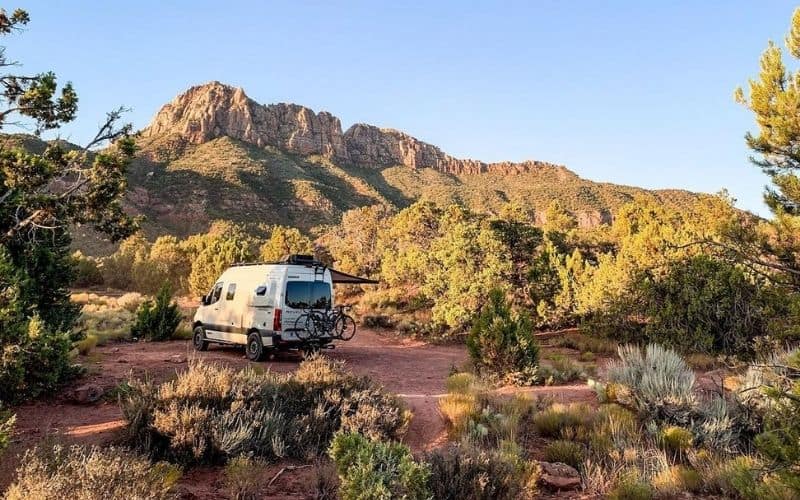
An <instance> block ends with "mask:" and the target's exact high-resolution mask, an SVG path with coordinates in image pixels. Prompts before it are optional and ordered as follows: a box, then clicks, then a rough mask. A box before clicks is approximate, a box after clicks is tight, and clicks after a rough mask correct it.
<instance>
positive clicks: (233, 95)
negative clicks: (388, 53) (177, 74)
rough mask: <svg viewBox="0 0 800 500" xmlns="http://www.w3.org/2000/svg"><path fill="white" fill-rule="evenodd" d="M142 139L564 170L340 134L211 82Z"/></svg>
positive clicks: (348, 157)
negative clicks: (225, 141) (227, 140)
mask: <svg viewBox="0 0 800 500" xmlns="http://www.w3.org/2000/svg"><path fill="white" fill-rule="evenodd" d="M142 135H143V136H144V137H157V136H161V135H164V136H167V135H176V136H179V137H181V138H182V139H183V140H185V141H187V142H190V143H194V144H201V143H204V142H207V141H209V140H212V139H215V138H218V137H223V136H228V137H232V138H234V139H238V140H241V141H244V142H248V143H251V144H255V145H256V146H260V147H263V146H275V147H278V148H280V149H283V150H286V151H289V152H291V153H296V154H300V155H322V156H325V157H328V158H331V159H333V160H336V161H340V162H344V163H347V164H351V165H355V166H359V167H364V168H384V167H392V166H400V165H402V166H407V167H411V168H415V169H416V168H426V167H427V168H433V169H436V170H439V171H441V172H446V173H450V174H456V175H464V174H480V173H485V172H498V173H503V174H515V173H523V172H531V171H534V170H538V169H552V168H557V169H559V170H566V169H565V168H564V167H561V166H558V165H553V164H549V163H545V162H539V161H526V162H521V163H512V162H501V163H484V162H481V161H477V160H469V159H458V158H453V157H452V156H450V155H448V154H446V153H444V152H443V151H442V150H441V149H439V148H438V147H436V146H434V145H432V144H428V143H426V142H423V141H421V140H419V139H417V138H415V137H412V136H410V135H408V134H406V133H404V132H400V131H398V130H393V129H385V128H379V127H375V126H373V125H367V124H356V125H353V126H352V127H350V128H349V129H348V130H347V131H346V132H342V125H341V122H340V121H339V119H338V118H336V117H335V116H333V115H331V114H330V113H328V112H325V111H322V112H319V113H314V111H312V110H310V109H308V108H306V107H303V106H299V105H297V104H283V103H282V104H267V105H262V104H259V103H257V102H255V101H254V100H252V99H250V98H249V97H247V95H246V94H245V93H244V91H243V90H242V89H240V88H234V87H230V86H228V85H223V84H221V83H219V82H211V83H207V84H205V85H199V86H196V87H192V88H190V89H189V90H187V91H186V92H184V93H183V94H181V95H179V96H178V97H176V98H175V99H174V100H173V101H172V102H170V103H169V104H167V105H165V106H164V107H163V108H161V110H160V111H159V112H158V114H156V116H155V118H154V119H153V121H152V122H151V123H150V125H149V126H148V127H147V128H146V129H145V130H143V131H142Z"/></svg>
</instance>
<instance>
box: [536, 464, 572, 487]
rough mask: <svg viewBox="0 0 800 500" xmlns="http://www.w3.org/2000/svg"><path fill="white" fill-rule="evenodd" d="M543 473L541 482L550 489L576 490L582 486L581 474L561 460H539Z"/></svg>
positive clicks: (540, 477) (540, 478)
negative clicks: (552, 461)
mask: <svg viewBox="0 0 800 500" xmlns="http://www.w3.org/2000/svg"><path fill="white" fill-rule="evenodd" d="M539 465H540V466H541V468H542V474H541V475H540V476H539V482H540V483H541V484H542V486H544V487H546V488H548V489H550V490H556V491H560V490H575V489H578V488H580V487H581V475H580V473H579V472H578V471H577V470H576V469H575V468H574V467H570V466H569V465H567V464H564V463H561V462H554V463H551V462H539Z"/></svg>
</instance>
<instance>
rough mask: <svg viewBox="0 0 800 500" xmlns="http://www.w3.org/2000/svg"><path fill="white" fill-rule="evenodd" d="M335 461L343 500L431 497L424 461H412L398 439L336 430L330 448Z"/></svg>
mask: <svg viewBox="0 0 800 500" xmlns="http://www.w3.org/2000/svg"><path fill="white" fill-rule="evenodd" d="M329 455H330V457H331V459H332V460H333V462H334V464H336V470H337V472H338V474H339V479H340V481H341V485H340V488H339V495H340V496H341V498H342V500H355V499H365V498H371V499H385V500H390V499H394V498H407V499H409V500H415V499H419V500H423V499H428V498H429V497H430V491H429V489H428V478H429V476H430V470H429V468H428V466H427V464H424V463H418V462H416V461H414V457H413V456H412V455H411V451H409V449H408V448H407V447H406V446H404V445H402V444H400V443H393V442H392V443H384V442H381V441H373V440H370V439H367V438H365V437H364V436H362V435H360V434H358V433H339V434H337V435H336V436H335V437H334V439H333V441H332V443H331V447H330V450H329Z"/></svg>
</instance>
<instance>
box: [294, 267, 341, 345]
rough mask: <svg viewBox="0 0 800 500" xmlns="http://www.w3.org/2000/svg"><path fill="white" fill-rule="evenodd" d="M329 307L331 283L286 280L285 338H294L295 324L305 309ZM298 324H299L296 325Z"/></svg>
mask: <svg viewBox="0 0 800 500" xmlns="http://www.w3.org/2000/svg"><path fill="white" fill-rule="evenodd" d="M330 307H331V284H330V283H328V282H327V281H315V280H313V279H302V278H300V279H297V280H289V281H287V282H286V290H285V293H284V311H285V312H284V314H283V331H284V333H285V334H286V336H285V338H284V339H285V340H296V339H297V336H296V335H295V333H294V331H293V330H295V324H296V323H297V318H299V317H300V316H301V315H302V314H303V313H304V312H305V311H306V310H307V309H316V310H326V309H329V308H330ZM298 326H299V325H298Z"/></svg>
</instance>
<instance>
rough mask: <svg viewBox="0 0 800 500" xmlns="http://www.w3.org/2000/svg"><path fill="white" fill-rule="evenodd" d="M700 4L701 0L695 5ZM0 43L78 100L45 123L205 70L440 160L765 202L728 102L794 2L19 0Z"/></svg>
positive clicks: (139, 115)
mask: <svg viewBox="0 0 800 500" xmlns="http://www.w3.org/2000/svg"><path fill="white" fill-rule="evenodd" d="M701 4H702V5H701ZM17 5H18V6H20V7H23V8H26V9H27V10H28V11H29V13H30V14H31V18H32V22H31V24H30V25H29V27H28V29H27V31H26V32H25V33H23V34H20V35H15V36H13V37H11V39H7V40H6V42H7V43H6V44H7V46H8V48H7V52H8V55H9V57H11V58H13V59H17V60H19V61H21V62H22V63H23V64H24V69H25V71H27V72H38V71H44V70H53V71H55V72H56V73H57V74H58V75H59V77H60V78H61V79H62V80H63V81H66V80H71V81H72V82H73V83H74V85H75V86H76V88H77V90H78V93H79V97H80V100H81V101H80V115H79V118H78V120H76V122H74V123H73V124H70V125H69V126H67V127H66V128H65V129H64V130H63V131H62V135H64V136H66V137H68V138H70V139H71V140H74V141H76V142H80V141H84V140H85V139H86V138H87V137H89V136H90V135H91V134H92V132H93V130H94V129H95V127H96V126H97V124H98V123H99V122H100V121H102V117H103V116H104V113H105V111H107V110H110V109H112V108H114V107H117V106H119V105H125V106H128V107H131V108H132V109H133V111H132V112H131V113H130V115H129V119H130V120H131V121H132V122H133V123H134V125H135V126H136V127H137V128H140V127H143V126H145V125H146V124H147V123H148V121H149V120H150V118H151V117H152V116H153V115H154V114H155V112H156V111H157V110H158V108H159V106H160V105H162V104H163V103H165V102H167V101H169V100H170V99H172V98H173V97H174V96H175V95H176V94H178V93H180V92H181V91H183V90H184V89H186V88H187V87H189V86H191V85H193V84H198V83H203V82H206V81H209V80H219V81H222V82H225V83H229V84H233V85H237V86H241V87H243V88H244V89H245V91H246V92H247V93H248V94H249V95H250V96H251V97H253V98H254V99H256V100H257V101H259V102H262V103H271V102H295V103H298V104H303V105H306V106H309V107H311V108H312V109H314V110H316V111H320V110H327V111H330V112H332V113H333V114H335V115H337V116H338V117H340V118H341V120H342V124H343V126H344V127H345V128H346V127H348V126H349V125H351V124H352V123H355V122H366V123H372V124H376V125H380V126H387V127H393V128H397V129H401V130H404V131H406V132H408V133H410V134H412V135H414V136H416V137H419V138H421V139H423V140H425V141H428V142H431V143H433V144H436V145H438V146H440V147H441V148H442V149H444V150H445V151H446V152H448V153H450V154H452V155H455V156H457V157H469V158H476V159H481V160H486V161H496V160H524V159H540V160H546V161H551V162H556V163H562V164H564V165H567V166H568V167H569V168H571V169H572V170H574V171H576V172H577V173H578V174H580V175H581V176H583V177H587V178H590V179H594V180H601V181H611V182H617V183H624V184H632V185H638V186H644V187H651V188H663V187H676V188H686V189H691V190H696V191H705V192H716V191H718V190H719V189H721V188H728V189H729V191H730V192H731V193H732V194H733V195H734V196H735V197H736V198H738V199H739V206H741V207H743V208H746V209H750V210H754V211H757V212H760V213H766V210H765V209H764V207H763V205H762V202H761V192H762V188H763V185H764V184H765V183H766V181H767V179H766V177H765V176H763V175H762V174H761V172H760V171H758V170H757V169H756V168H755V167H753V166H751V165H750V164H749V163H748V162H747V155H748V152H747V149H746V148H745V146H744V143H743V139H742V136H743V135H744V132H745V131H746V130H748V129H751V128H752V127H753V121H752V117H751V115H750V114H749V113H748V112H747V111H746V110H745V109H743V108H741V107H739V106H738V105H737V104H735V103H734V102H733V99H732V93H733V90H734V88H735V87H736V86H738V85H743V84H745V83H746V82H747V78H749V77H751V76H754V75H755V74H756V73H757V70H758V58H759V55H760V53H761V52H762V51H763V49H764V48H765V47H766V43H767V40H768V39H770V38H771V39H774V40H777V41H782V40H783V36H784V34H785V32H786V30H787V28H788V25H789V19H790V16H791V13H792V10H793V8H794V4H793V3H791V2H785V1H763V2H756V1H748V2H738V1H737V2H734V1H721V0H720V1H704V2H696V1H683V2H674V1H673V2H660V3H659V4H656V2H639V1H629V2H621V1H617V2H612V1H606V2H594V1H591V2H590V1H585V2H577V1H575V2H557V1H546V2H545V1H542V2H533V1H519V2H516V1H515V2H488V1H487V2H460V1H452V2H419V3H412V2H391V3H389V2H385V3H383V4H382V5H380V4H379V3H378V2H337V1H318V2H300V1H297V2H293V1H292V2H281V3H277V2H276V3H271V2H257V1H227V2H219V1H215V2H206V1H192V2H188V1H186V2H178V1H175V2H150V1H135V2H114V1H112V2H79V1H74V2H52V1H20V2H19V3H18V4H17Z"/></svg>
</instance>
